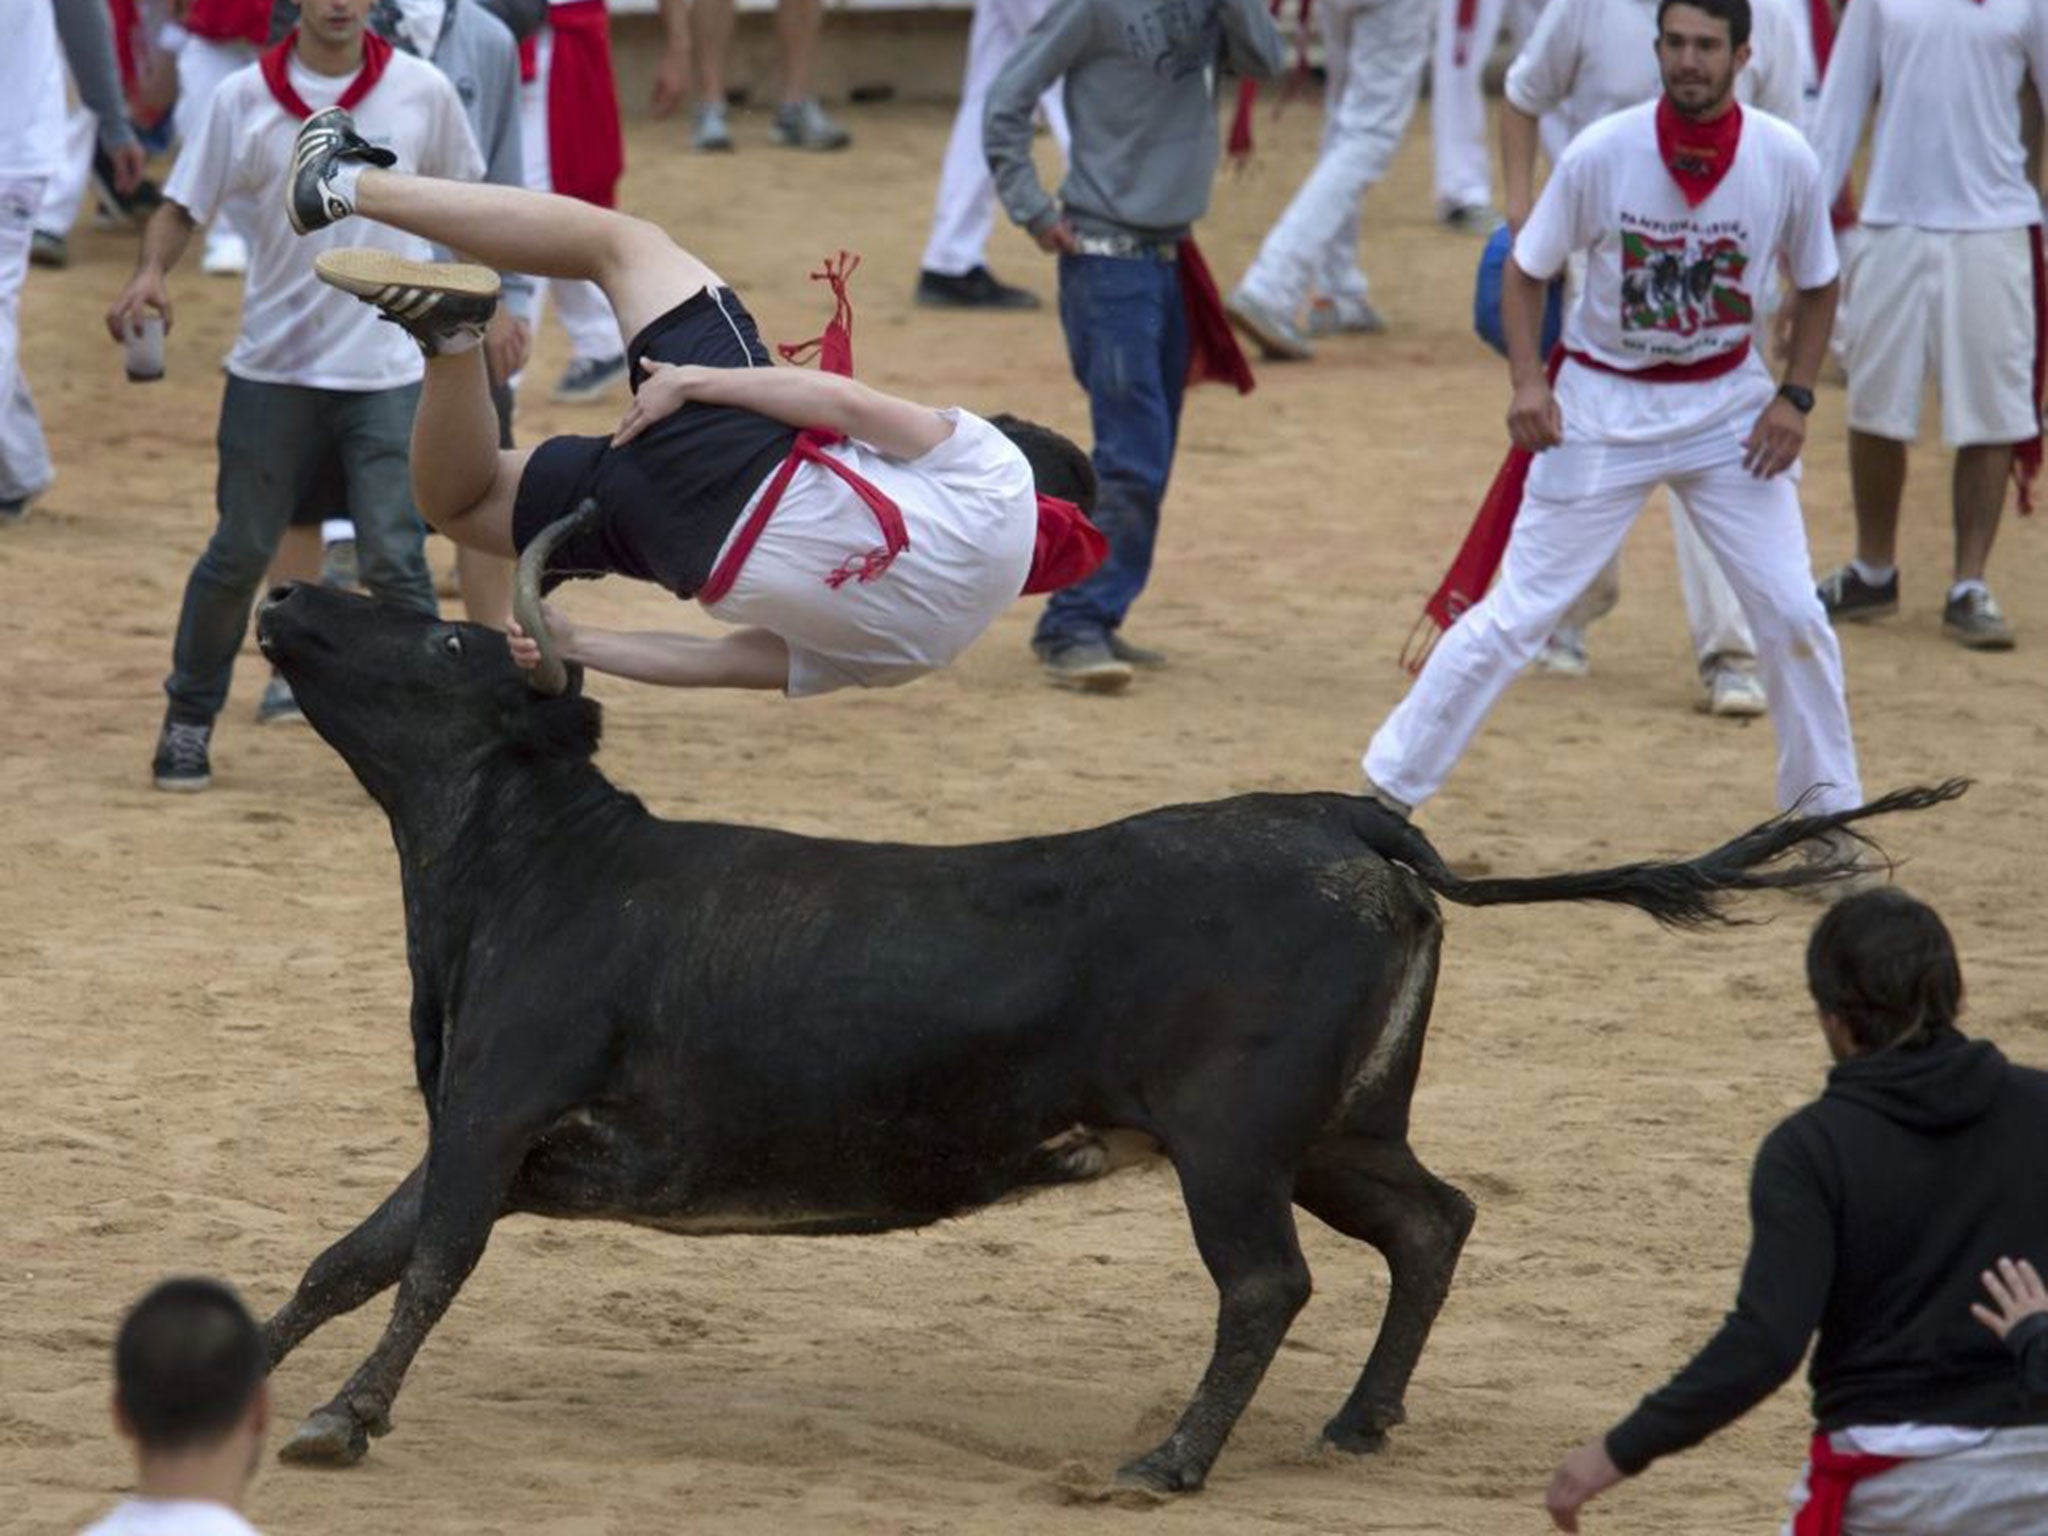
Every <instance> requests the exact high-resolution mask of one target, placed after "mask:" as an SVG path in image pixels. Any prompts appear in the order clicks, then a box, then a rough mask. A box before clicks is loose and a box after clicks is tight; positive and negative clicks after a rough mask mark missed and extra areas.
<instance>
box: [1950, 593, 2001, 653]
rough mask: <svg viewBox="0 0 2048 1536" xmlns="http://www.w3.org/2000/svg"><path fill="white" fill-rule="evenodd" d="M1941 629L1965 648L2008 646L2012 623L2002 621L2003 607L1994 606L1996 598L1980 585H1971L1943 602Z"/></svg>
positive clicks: (1975, 649) (1996, 604) (1985, 649)
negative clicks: (1965, 590) (1961, 592)
mask: <svg viewBox="0 0 2048 1536" xmlns="http://www.w3.org/2000/svg"><path fill="white" fill-rule="evenodd" d="M1941 629H1942V633H1943V634H1945V635H1947V636H1948V637H1949V638H1950V639H1951V640H1954V641H1955V642H1957V643H1958V644H1959V645H1961V646H1962V647H1963V648H1964V649H1965V650H1971V651H2009V650H2011V649H2012V626H2011V625H2010V624H2007V623H2006V622H2005V610H2004V609H2002V608H2000V607H1999V606H1998V599H1997V598H1995V597H1993V596H1992V595H1991V593H1990V592H1989V591H1987V590H1986V589H1985V588H1983V587H1972V588H1970V590H1969V591H1967V592H1965V593H1964V594H1963V595H1962V596H1960V597H1952V598H1950V599H1949V600H1948V601H1947V602H1946V603H1944V604H1943V605H1942V609H1941Z"/></svg>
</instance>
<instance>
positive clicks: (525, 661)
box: [505, 603, 577, 672]
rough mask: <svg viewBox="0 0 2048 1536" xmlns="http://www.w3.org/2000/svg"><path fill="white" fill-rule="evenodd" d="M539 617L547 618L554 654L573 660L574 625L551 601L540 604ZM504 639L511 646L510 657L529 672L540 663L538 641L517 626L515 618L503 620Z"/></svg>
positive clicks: (574, 651)
mask: <svg viewBox="0 0 2048 1536" xmlns="http://www.w3.org/2000/svg"><path fill="white" fill-rule="evenodd" d="M540 612H541V617H542V618H543V619H545V620H547V626H548V633H549V635H551V636H553V638H554V642H555V654H556V655H557V656H559V657H560V658H561V659H562V660H564V661H575V660H576V659H577V658H576V626H575V625H574V624H572V623H570V622H569V620H567V619H566V618H564V617H563V616H562V614H561V612H560V610H559V609H557V608H556V607H555V605H554V604H553V603H542V604H541V605H540ZM505 640H506V643H507V644H508V645H509V646H510V647H511V650H512V659H513V660H514V661H516V662H518V663H519V665H520V666H522V667H524V668H525V669H526V670H527V671H529V672H531V671H532V670H533V669H534V668H535V667H537V666H539V665H540V642H539V641H538V640H536V639H534V638H533V636H531V635H529V634H528V633H527V632H526V631H525V630H523V629H521V628H520V627H519V621H518V620H517V619H507V620H506V621H505Z"/></svg>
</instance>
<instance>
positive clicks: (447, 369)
mask: <svg viewBox="0 0 2048 1536" xmlns="http://www.w3.org/2000/svg"><path fill="white" fill-rule="evenodd" d="M531 452H532V450H531V449H514V450H505V449H501V448H499V447H498V412H497V407H495V406H494V405H493V404H492V403H491V378H490V373H489V371H488V370H487V369H486V367H485V366H484V354H483V349H482V348H481V347H472V348H471V349H470V350H469V351H467V352H457V353H452V354H447V355H444V356H441V357H430V358H428V359H427V376H426V380H425V382H424V384H423V385H422V386H421V388H420V403H419V409H418V410H417V411H416V412H415V413H414V415H413V419H412V495H413V500H414V501H415V502H417V503H418V504H419V509H420V515H421V516H422V517H424V518H425V519H426V520H427V521H428V522H429V523H432V524H433V525H434V527H435V528H436V529H437V530H438V531H439V532H442V533H445V534H447V535H448V537H449V538H451V539H453V540H454V541H455V542H456V543H458V544H460V545H463V546H464V547H465V548H469V549H477V550H482V551H483V552H484V553H486V554H490V555H503V556H510V555H514V554H517V553H518V551H517V550H516V549H514V548H513V545H512V499H513V495H514V493H516V492H517V491H518V489H519V477H520V475H521V474H523V473H524V472H525V469H526V460H527V458H528V456H529V455H530V453H531ZM472 611H473V610H472ZM496 622H497V623H499V624H502V623H503V622H504V616H503V614H502V613H500V614H499V615H497V616H496Z"/></svg>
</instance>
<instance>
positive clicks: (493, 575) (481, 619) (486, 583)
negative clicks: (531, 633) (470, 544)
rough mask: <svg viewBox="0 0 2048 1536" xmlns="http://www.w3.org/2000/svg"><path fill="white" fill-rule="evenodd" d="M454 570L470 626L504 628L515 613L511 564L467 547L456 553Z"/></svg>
mask: <svg viewBox="0 0 2048 1536" xmlns="http://www.w3.org/2000/svg"><path fill="white" fill-rule="evenodd" d="M455 569H456V571H457V573H458V575H459V577H460V579H461V582H462V606H463V609H464V611H465V612H467V613H468V615H469V621H470V623H472V624H488V625H490V627H491V628H492V629H503V628H504V627H505V620H506V619H507V618H508V617H510V616H511V613H512V562H511V561H509V560H506V559H503V558H501V557H500V556H497V555H491V554H486V553H484V551H482V550H480V549H471V548H467V547H465V548H462V549H459V550H457V551H456V554H455Z"/></svg>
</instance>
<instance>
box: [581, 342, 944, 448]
mask: <svg viewBox="0 0 2048 1536" xmlns="http://www.w3.org/2000/svg"><path fill="white" fill-rule="evenodd" d="M647 373H648V376H647V381H646V382H645V383H643V384H642V385H641V386H640V391H639V393H638V394H637V395H636V396H635V397H634V399H633V405H632V408H631V409H630V410H628V411H627V412H626V417H625V420H623V421H621V422H620V423H619V430H618V432H617V433H616V434H615V435H614V436H613V438H612V443H613V445H614V446H617V445H619V444H622V443H628V442H631V441H632V440H633V439H634V438H636V437H638V436H639V435H640V434H641V432H643V431H645V430H646V429H647V428H648V427H649V426H651V425H652V424H653V423H654V422H657V421H659V420H661V418H662V417H664V416H668V415H670V414H672V413H673V412H675V411H677V410H679V409H681V408H682V406H684V405H685V404H687V403H688V402H690V401H693V400H695V401H701V402H702V403H704V404H706V405H728V406H732V407H734V408H736V409H738V410H743V411H754V412H757V413H758V414H760V415H762V416H766V417H769V418H770V419H771V420H774V421H779V422H783V423H785V424H786V425H788V426H792V427H823V428H825V429H827V430H828V431H833V432H839V433H843V434H844V435H845V436H847V437H851V438H856V439H858V440H859V441H860V442H863V443H866V444H867V445H868V446H869V447H871V448H874V449H877V450H879V451H880V452H882V453H886V454H888V455H889V456H890V457H891V458H894V459H917V458H922V457H923V456H924V455H925V454H927V453H930V452H931V451H932V450H933V449H934V448H936V447H938V446H939V444H941V443H943V442H945V441H946V439H947V438H949V437H951V436H952V435H953V423H952V422H951V421H949V420H947V419H946V418H945V417H944V416H941V415H940V414H939V413H938V412H937V411H935V410H933V409H932V408H931V407H930V406H928V405H917V404H915V403H913V402H911V401H909V400H899V399H897V398H896V396H894V395H885V394H883V393H882V392H881V391H880V390H878V389H870V388H869V387H868V386H867V385H865V384H863V383H861V382H860V381H859V380H858V379H849V378H845V377H842V376H841V375H839V374H836V373H819V372H816V371H815V370H813V369H809V368H701V367H696V366H694V365H689V366H680V367H679V366H675V365H672V364H668V363H649V364H648V365H647Z"/></svg>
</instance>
